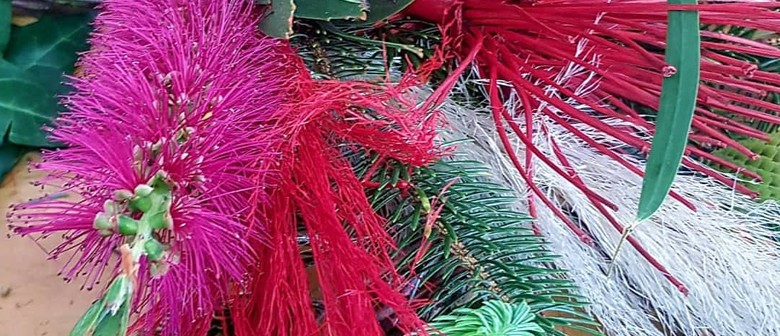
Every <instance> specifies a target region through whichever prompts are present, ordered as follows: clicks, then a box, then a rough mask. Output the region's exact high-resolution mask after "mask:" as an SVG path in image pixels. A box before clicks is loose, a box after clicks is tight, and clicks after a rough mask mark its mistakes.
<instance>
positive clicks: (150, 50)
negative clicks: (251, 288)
mask: <svg viewBox="0 0 780 336" xmlns="http://www.w3.org/2000/svg"><path fill="white" fill-rule="evenodd" d="M251 10H252V8H251V4H250V2H249V1H228V0H107V1H105V2H104V4H103V5H102V11H101V14H100V15H99V16H98V17H97V19H96V21H95V28H96V29H95V33H94V35H93V37H92V39H91V42H92V50H91V51H90V52H88V53H86V54H85V55H83V57H82V59H81V67H82V70H83V75H82V76H81V77H80V78H74V79H72V85H73V86H74V87H75V89H76V90H75V92H74V93H73V94H72V95H70V96H68V97H65V99H64V104H66V105H67V106H68V107H69V111H68V112H67V113H64V114H63V115H62V116H61V117H60V118H59V119H58V120H57V121H56V123H55V125H56V126H55V129H54V130H53V131H52V133H51V138H52V139H53V140H56V141H58V142H60V143H63V144H65V145H66V146H67V147H66V148H65V149H61V150H53V151H49V152H46V153H44V160H43V162H42V163H40V164H37V165H36V168H39V169H42V170H44V171H46V172H48V176H47V177H46V178H44V180H42V181H41V183H42V184H45V185H50V186H54V187H56V188H58V189H59V191H58V192H60V193H63V192H64V193H68V194H73V195H74V197H72V198H65V199H63V198H60V197H44V198H42V199H38V200H34V201H31V202H29V203H26V204H21V205H16V206H15V207H14V210H13V211H12V215H11V218H10V219H9V221H10V222H11V226H12V230H13V232H15V233H17V234H20V235H23V236H27V235H30V236H33V237H35V238H36V239H42V238H45V237H47V236H49V235H51V234H55V233H56V234H62V237H63V238H64V239H63V241H62V243H61V244H59V246H57V247H55V248H54V249H52V250H51V251H50V256H51V258H55V259H56V258H63V259H66V260H67V263H66V265H65V266H64V268H63V269H62V275H63V276H64V278H65V279H66V280H68V281H71V280H74V279H76V278H80V279H81V281H83V282H84V287H86V288H87V289H92V288H93V287H95V286H96V285H97V284H98V282H99V280H100V279H105V278H106V276H110V277H111V278H118V277H124V278H123V279H124V280H123V281H125V282H123V286H124V285H128V286H132V287H128V288H134V290H133V291H132V295H130V296H129V297H130V298H128V299H127V301H126V302H129V303H130V307H129V308H128V309H129V310H128V311H132V312H133V313H135V314H137V316H136V319H135V320H136V322H135V326H136V328H140V329H145V330H151V329H153V330H159V331H161V332H162V334H164V335H197V334H198V333H199V332H200V331H202V330H205V329H206V328H207V327H208V324H209V322H210V320H211V317H212V314H213V312H214V311H215V310H218V309H221V308H222V303H223V300H224V299H225V297H226V296H227V295H228V292H229V291H231V290H233V288H234V287H235V286H236V285H238V286H240V285H241V281H242V280H243V279H245V276H246V273H247V268H249V267H251V266H252V265H253V263H254V262H256V260H255V256H254V255H253V253H252V251H251V249H250V244H251V242H252V241H257V240H261V239H263V237H264V235H263V232H262V228H263V225H262V224H261V223H257V219H256V217H255V214H254V213H252V209H256V208H257V207H256V204H257V203H258V202H264V201H265V200H262V199H257V197H256V196H253V195H257V194H258V193H257V192H256V191H257V190H256V189H257V188H262V187H263V186H264V184H265V183H268V181H257V178H258V176H261V177H263V176H265V177H266V178H270V174H262V171H260V172H258V170H260V169H264V168H262V167H267V165H266V164H267V162H269V160H272V159H274V158H275V154H274V153H272V151H271V149H270V145H269V142H270V136H271V134H272V131H270V130H269V127H268V126H265V124H264V123H265V122H266V121H267V120H268V118H269V117H270V116H271V114H272V113H273V112H274V110H275V109H276V106H277V104H278V103H279V101H280V99H281V98H280V95H279V94H278V91H277V88H278V87H279V79H278V76H276V75H275V73H274V72H275V69H277V68H278V66H277V65H276V64H274V63H275V62H277V61H276V60H275V59H274V58H273V57H272V56H273V54H274V48H275V42H273V41H272V40H270V39H266V38H263V37H261V36H259V35H258V34H257V33H256V31H255V27H256V22H255V20H256V16H254V15H252V13H251ZM257 167H260V168H257ZM71 199H72V200H71ZM118 256H119V257H118ZM107 272H110V273H111V274H107ZM116 283H117V281H114V284H116ZM109 287H113V285H112V286H109ZM107 292H110V290H109V291H107ZM112 295H113V294H112ZM113 308H117V307H113ZM88 314H89V313H88Z"/></svg>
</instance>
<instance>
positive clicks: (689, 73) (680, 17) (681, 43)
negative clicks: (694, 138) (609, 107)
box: [637, 0, 701, 221]
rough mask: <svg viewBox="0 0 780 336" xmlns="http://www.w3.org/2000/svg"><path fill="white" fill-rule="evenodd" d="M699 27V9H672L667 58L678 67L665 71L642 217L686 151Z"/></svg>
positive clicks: (665, 189)
mask: <svg viewBox="0 0 780 336" xmlns="http://www.w3.org/2000/svg"><path fill="white" fill-rule="evenodd" d="M696 3H697V1H696V0H669V4H671V5H680V4H683V5H688V4H696ZM699 29H700V28H699V14H698V12H697V11H670V12H669V27H668V31H667V48H666V62H667V63H668V64H669V65H670V66H671V69H674V70H675V71H669V72H668V73H667V71H665V74H664V77H665V78H664V80H663V86H662V90H661V102H660V105H659V108H658V118H657V122H656V132H655V134H654V136H653V144H652V148H651V149H650V155H649V157H648V159H647V168H646V172H645V178H644V180H643V181H642V193H641V195H640V197H639V207H638V214H637V220H639V221H642V220H645V219H648V218H650V217H651V216H652V215H653V214H654V213H655V212H656V210H658V208H659V207H660V206H661V204H662V203H663V201H664V199H665V198H666V195H667V194H668V193H669V190H670V189H671V187H672V183H674V178H675V177H676V176H677V170H678V168H679V166H680V162H681V161H682V158H683V154H684V153H685V147H686V145H687V143H688V131H689V129H690V127H691V122H692V120H693V113H694V109H695V107H696V96H697V94H698V89H699V64H700V62H701V47H700V46H701V41H700V33H699Z"/></svg>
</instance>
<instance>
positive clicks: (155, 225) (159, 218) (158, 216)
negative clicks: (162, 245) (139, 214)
mask: <svg viewBox="0 0 780 336" xmlns="http://www.w3.org/2000/svg"><path fill="white" fill-rule="evenodd" d="M145 218H146V220H147V221H148V222H147V223H148V224H149V226H150V227H152V229H155V230H160V229H170V228H172V227H173V218H171V214H170V213H169V212H168V211H165V212H158V213H149V214H147V216H146V217H145Z"/></svg>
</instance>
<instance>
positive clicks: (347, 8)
mask: <svg viewBox="0 0 780 336" xmlns="http://www.w3.org/2000/svg"><path fill="white" fill-rule="evenodd" d="M366 10H367V6H366V3H365V2H363V0H295V17H299V18H304V19H315V20H325V21H330V20H333V19H361V20H365V18H366V12H365V11H366Z"/></svg>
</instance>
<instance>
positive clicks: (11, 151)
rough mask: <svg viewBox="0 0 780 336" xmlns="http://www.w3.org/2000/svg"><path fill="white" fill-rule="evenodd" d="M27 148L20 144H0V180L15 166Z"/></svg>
mask: <svg viewBox="0 0 780 336" xmlns="http://www.w3.org/2000/svg"><path fill="white" fill-rule="evenodd" d="M26 152H27V149H26V148H24V147H22V146H17V145H14V144H12V143H8V142H7V143H5V144H3V145H0V182H2V181H3V179H5V175H6V174H8V172H10V171H11V169H13V168H14V166H16V163H18V162H19V159H21V158H22V157H23V156H24V153H26Z"/></svg>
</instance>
